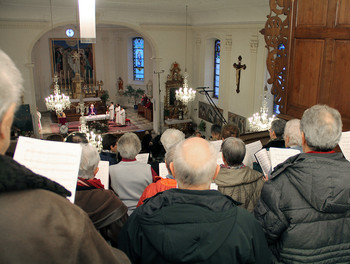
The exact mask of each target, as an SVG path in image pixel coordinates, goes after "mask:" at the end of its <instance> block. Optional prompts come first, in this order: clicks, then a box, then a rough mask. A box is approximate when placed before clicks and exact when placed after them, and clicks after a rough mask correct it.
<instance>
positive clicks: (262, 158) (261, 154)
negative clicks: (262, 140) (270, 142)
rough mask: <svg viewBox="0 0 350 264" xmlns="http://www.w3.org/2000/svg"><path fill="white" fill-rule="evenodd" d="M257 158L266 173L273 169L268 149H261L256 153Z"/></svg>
mask: <svg viewBox="0 0 350 264" xmlns="http://www.w3.org/2000/svg"><path fill="white" fill-rule="evenodd" d="M254 155H255V158H256V160H257V161H258V163H259V164H260V167H261V169H262V171H263V173H264V175H268V174H269V171H270V170H271V160H270V154H269V152H268V151H267V150H266V149H261V150H259V151H258V152H256V153H255V154H254Z"/></svg>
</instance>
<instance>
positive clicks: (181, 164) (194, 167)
mask: <svg viewBox="0 0 350 264" xmlns="http://www.w3.org/2000/svg"><path fill="white" fill-rule="evenodd" d="M188 144H190V146H191V150H190V151H191V152H192V154H194V155H191V156H190V157H189V155H186V154H185V149H186V150H188V149H189V148H188V146H186V145H188ZM201 144H204V146H200V145H201ZM197 148H198V150H197V151H196V149H197ZM203 150H204V151H205V152H206V153H203V152H204V151H203ZM196 152H197V153H198V155H195V154H197V153H196ZM203 154H208V155H203ZM203 156H204V157H205V158H203ZM217 156H218V152H217V151H216V149H215V147H214V146H213V145H212V144H210V143H209V142H208V141H206V140H205V139H202V138H188V139H186V140H183V141H181V142H180V143H179V144H177V145H176V147H175V154H174V161H173V163H174V168H175V171H176V179H177V181H178V182H179V183H180V184H181V185H183V186H200V185H203V184H207V183H208V184H209V183H210V182H211V180H212V179H213V177H214V175H215V170H216V166H217V164H216V163H217Z"/></svg>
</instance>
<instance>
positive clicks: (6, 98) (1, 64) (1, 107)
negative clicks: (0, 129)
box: [0, 50, 23, 122]
mask: <svg viewBox="0 0 350 264" xmlns="http://www.w3.org/2000/svg"><path fill="white" fill-rule="evenodd" d="M22 83H23V79H22V75H21V73H20V72H19V70H18V69H17V67H16V66H15V64H14V63H13V61H12V60H11V59H10V57H9V56H7V55H6V54H5V53H4V52H3V51H2V50H0V94H1V96H0V122H1V121H2V119H3V117H4V114H5V113H6V111H7V110H8V108H9V107H10V105H11V104H13V103H16V104H18V102H19V99H20V96H21V94H22V91H23V86H22Z"/></svg>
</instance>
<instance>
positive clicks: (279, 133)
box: [271, 119, 286, 138]
mask: <svg viewBox="0 0 350 264" xmlns="http://www.w3.org/2000/svg"><path fill="white" fill-rule="evenodd" d="M285 126H286V120H283V119H275V120H273V121H272V123H271V130H272V131H274V132H275V134H276V137H277V138H281V137H283V133H284V127H285Z"/></svg>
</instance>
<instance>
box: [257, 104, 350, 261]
mask: <svg viewBox="0 0 350 264" xmlns="http://www.w3.org/2000/svg"><path fill="white" fill-rule="evenodd" d="M300 128H301V138H302V147H303V151H304V153H301V154H298V155H296V156H293V157H291V158H289V159H288V160H286V161H285V162H284V163H282V164H280V165H278V166H277V167H276V168H275V169H274V171H273V172H272V177H271V179H270V180H269V181H267V182H266V183H265V184H264V187H263V189H262V192H261V196H260V200H259V202H258V204H257V206H256V207H255V210H254V214H255V216H256V218H257V219H258V220H259V222H260V223H261V224H262V227H263V229H264V231H265V236H266V238H267V240H268V243H269V246H270V248H271V250H272V251H273V254H274V256H275V258H276V259H277V261H279V262H283V263H350V235H349V231H350V204H349V193H350V180H349V175H350V173H349V172H350V162H349V161H347V160H346V159H345V158H344V156H343V154H342V153H336V152H334V151H333V149H334V148H335V147H336V146H337V144H338V142H339V140H340V137H341V135H342V120H341V116H340V114H339V112H338V111H337V110H336V109H334V108H331V107H329V106H327V105H315V106H312V107H311V108H309V109H307V110H306V111H305V112H304V114H303V116H302V118H301V121H300Z"/></svg>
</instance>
